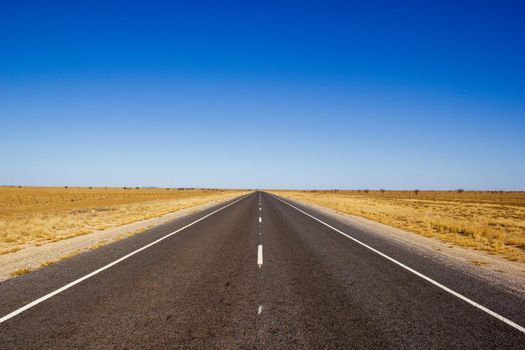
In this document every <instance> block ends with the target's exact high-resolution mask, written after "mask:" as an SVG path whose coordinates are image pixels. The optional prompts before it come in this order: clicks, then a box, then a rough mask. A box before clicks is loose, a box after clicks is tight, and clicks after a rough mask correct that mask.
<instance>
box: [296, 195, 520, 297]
mask: <svg viewBox="0 0 525 350" xmlns="http://www.w3.org/2000/svg"><path fill="white" fill-rule="evenodd" d="M288 200H290V201H292V202H296V203H299V204H301V205H303V206H305V207H309V208H312V209H315V210H317V211H320V212H321V213H323V214H325V215H329V216H331V217H333V218H335V219H337V220H339V221H341V222H343V223H345V224H347V225H349V226H351V227H355V228H356V229H358V230H362V231H366V232H368V233H369V234H371V235H376V236H380V237H381V238H382V239H386V240H388V241H390V242H392V243H394V244H398V245H403V246H407V247H410V250H411V251H412V252H413V253H414V254H418V255H420V256H424V257H425V258H427V259H432V260H434V261H436V262H438V263H440V264H443V265H447V266H450V267H451V268H453V269H456V270H460V271H462V272H463V273H466V274H468V275H473V276H476V277H478V278H481V279H483V280H485V281H487V282H488V283H490V284H492V285H495V286H496V285H497V286H500V287H502V288H504V289H506V290H508V291H510V292H512V293H515V294H517V295H520V296H524V295H525V264H524V263H521V262H513V261H509V260H506V259H504V258H503V257H501V256H496V255H490V254H488V253H486V252H484V251H479V250H473V249H468V248H463V247H459V246H455V245H451V244H447V243H444V242H442V241H439V240H436V239H433V238H429V237H425V236H422V235H419V234H417V233H413V232H409V231H405V230H402V229H398V228H395V227H392V226H388V225H385V224H382V223H379V222H376V221H373V220H369V219H365V218H362V217H358V216H354V215H349V214H345V213H341V212H338V211H336V210H334V209H331V208H326V207H322V206H320V205H317V204H311V203H305V202H303V201H298V200H294V199H289V198H288Z"/></svg>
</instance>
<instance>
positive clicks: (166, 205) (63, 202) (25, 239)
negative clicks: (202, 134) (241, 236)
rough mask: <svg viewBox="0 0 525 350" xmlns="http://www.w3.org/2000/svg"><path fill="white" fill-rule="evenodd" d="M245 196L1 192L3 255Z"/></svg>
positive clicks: (103, 191) (110, 191) (205, 192)
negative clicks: (24, 248) (30, 246)
mask: <svg viewBox="0 0 525 350" xmlns="http://www.w3.org/2000/svg"><path fill="white" fill-rule="evenodd" d="M240 193H242V192H240V191H225V190H199V189H145V188H126V189H124V188H78V187H74V188H66V187H0V254H6V253H10V252H14V251H17V250H19V249H21V248H23V247H24V246H26V245H42V244H45V243H49V242H55V241H59V240H62V239H67V238H70V237H74V236H78V235H83V234H87V233H90V232H93V231H95V230H102V229H106V228H110V227H116V226H120V225H124V224H128V223H131V222H135V221H140V220H145V219H150V218H154V217H159V216H162V215H164V214H167V213H171V212H174V211H177V210H180V209H184V208H188V207H191V206H195V205H200V204H204V203H207V202H210V201H212V200H219V199H223V198H227V197H231V196H234V195H237V194H240Z"/></svg>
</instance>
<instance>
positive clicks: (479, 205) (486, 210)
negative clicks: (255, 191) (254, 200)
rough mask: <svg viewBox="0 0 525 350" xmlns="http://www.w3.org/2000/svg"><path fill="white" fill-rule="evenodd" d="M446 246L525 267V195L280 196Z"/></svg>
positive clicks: (359, 193)
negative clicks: (505, 259)
mask: <svg viewBox="0 0 525 350" xmlns="http://www.w3.org/2000/svg"><path fill="white" fill-rule="evenodd" d="M278 193H279V194H280V195H282V196H285V197H287V198H293V199H297V200H300V201H303V202H307V203H312V204H317V205H320V206H323V207H327V208H332V209H335V210H337V211H340V212H342V213H346V214H351V215H357V216H361V217H365V218H367V219H372V220H375V221H378V222H381V223H384V224H387V225H391V226H394V227H398V228H401V229H404V230H408V231H412V232H415V233H418V234H422V235H424V236H427V237H433V238H437V239H439V240H441V241H443V242H447V243H450V244H454V245H458V246H462V247H469V248H473V249H477V250H482V251H485V252H488V253H489V254H497V255H501V256H503V257H505V258H507V259H509V260H511V261H520V262H525V192H499V191H492V192H480V191H368V190H360V191H279V192H278Z"/></svg>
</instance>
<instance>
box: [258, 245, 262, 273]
mask: <svg viewBox="0 0 525 350" xmlns="http://www.w3.org/2000/svg"><path fill="white" fill-rule="evenodd" d="M262 264H263V253H262V244H259V246H258V247H257V265H258V266H259V268H261V266H262Z"/></svg>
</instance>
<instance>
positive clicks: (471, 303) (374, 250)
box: [274, 196, 525, 333]
mask: <svg viewBox="0 0 525 350" xmlns="http://www.w3.org/2000/svg"><path fill="white" fill-rule="evenodd" d="M274 198H275V199H277V200H279V201H281V202H283V203H284V204H286V205H289V206H290V207H292V208H294V209H296V210H298V211H300V212H301V213H303V214H304V215H306V216H309V217H310V218H312V219H314V220H316V221H318V222H320V223H321V224H323V225H325V226H327V227H329V228H331V229H332V230H334V231H335V232H337V233H339V234H341V235H343V236H345V237H347V238H349V239H351V240H353V241H354V242H356V243H358V244H360V245H362V246H363V247H365V248H367V249H369V250H371V251H373V252H374V253H376V254H378V255H381V256H382V257H383V258H385V259H387V260H390V261H391V262H393V263H394V264H396V265H399V266H400V267H402V268H404V269H405V270H407V271H409V272H412V273H413V274H414V275H416V276H418V277H421V278H422V279H424V280H426V281H427V282H430V283H432V284H433V285H435V286H436V287H438V288H441V289H443V290H444V291H446V292H448V293H450V294H452V295H454V296H455V297H457V298H459V299H461V300H463V301H465V302H467V303H469V304H470V305H472V306H474V307H476V308H478V309H480V310H481V311H483V312H485V313H487V314H489V315H491V316H493V317H495V318H497V319H498V320H500V321H503V322H505V323H506V324H508V325H509V326H511V327H513V328H515V329H517V330H518V331H520V332H522V333H525V327H522V326H520V325H519V324H517V323H515V322H512V321H511V320H509V319H508V318H505V317H503V316H501V315H500V314H498V313H496V312H494V311H492V310H490V309H488V308H486V307H485V306H483V305H480V304H478V303H476V302H475V301H474V300H471V299H469V298H467V297H466V296H464V295H462V294H459V293H458V292H456V291H454V290H452V289H450V288H448V287H447V286H444V285H442V284H441V283H439V282H437V281H435V280H433V279H432V278H430V277H427V276H425V275H423V274H422V273H421V272H418V271H416V270H414V269H413V268H411V267H408V266H407V265H405V264H403V263H402V262H399V261H397V260H396V259H394V258H391V257H390V256H388V255H386V254H384V253H381V252H380V251H379V250H377V249H375V248H372V247H371V246H369V245H368V244H366V243H363V242H361V241H360V240H358V239H356V238H354V237H352V236H350V235H348V234H346V233H344V232H343V231H341V230H339V229H337V228H335V227H333V226H330V225H329V224H327V223H326V222H324V221H322V220H320V219H318V218H316V217H315V216H313V215H310V214H308V213H307V212H305V211H304V210H301V209H299V208H297V207H296V206H294V205H292V204H290V203H288V202H286V201H283V200H282V199H280V198H279V197H277V196H274Z"/></svg>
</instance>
